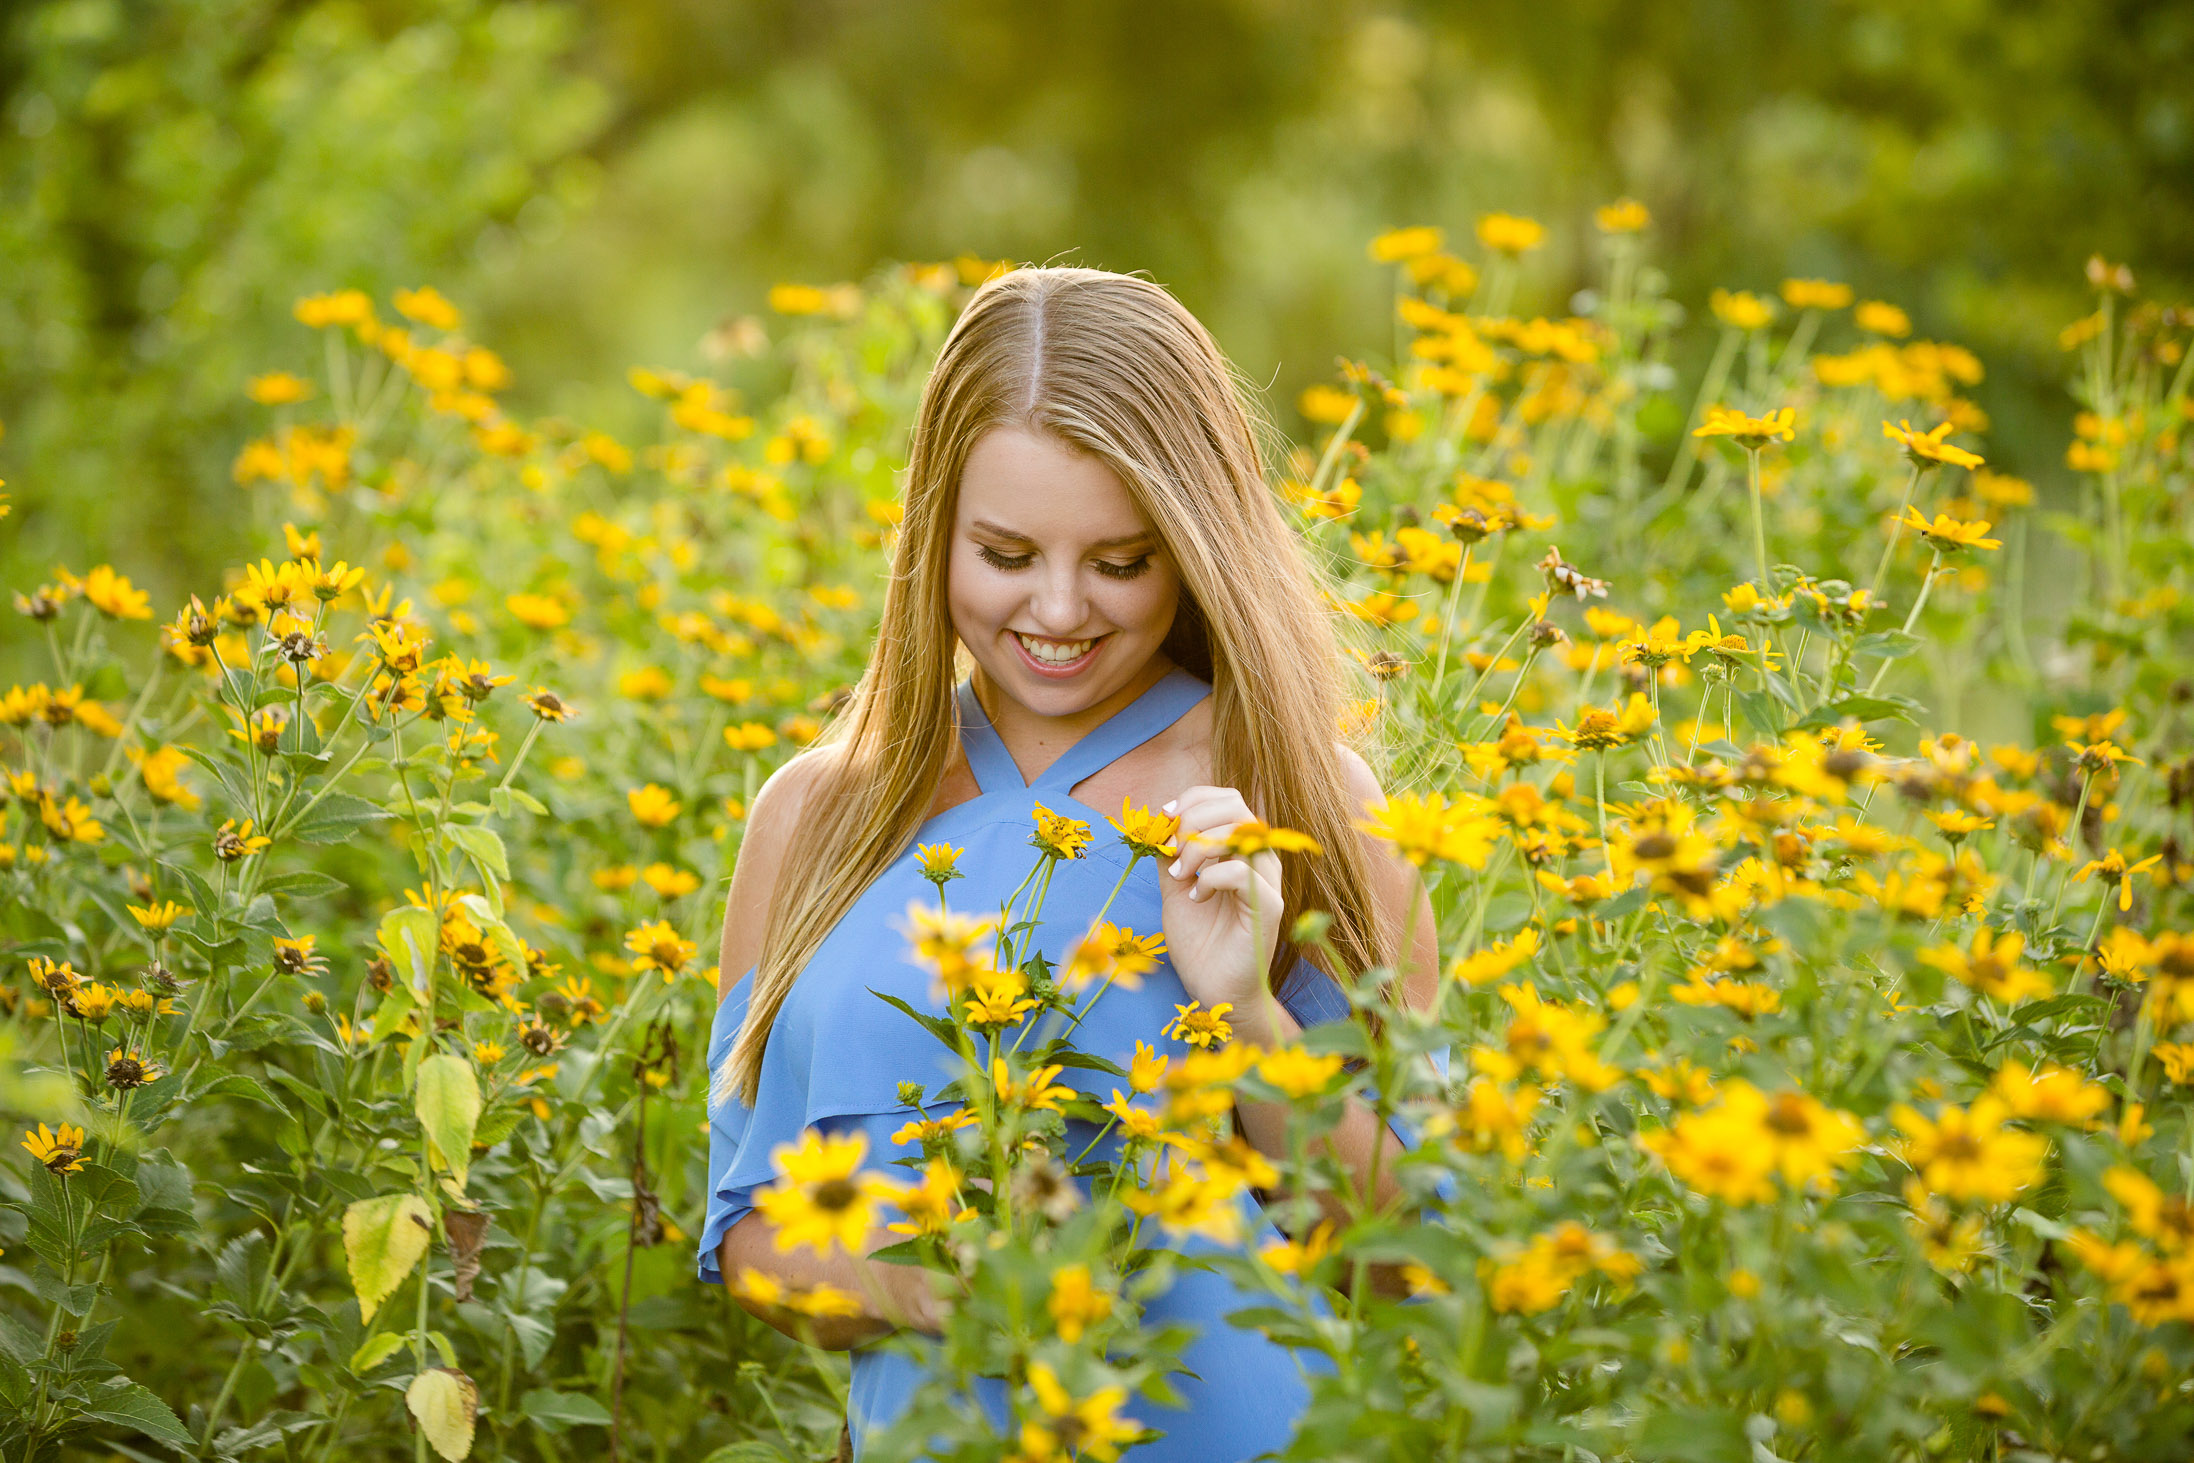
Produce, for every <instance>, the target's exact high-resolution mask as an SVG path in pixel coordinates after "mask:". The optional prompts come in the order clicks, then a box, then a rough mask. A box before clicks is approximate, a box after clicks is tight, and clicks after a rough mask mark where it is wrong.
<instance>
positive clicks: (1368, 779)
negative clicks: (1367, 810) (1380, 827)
mask: <svg viewBox="0 0 2194 1463" xmlns="http://www.w3.org/2000/svg"><path fill="white" fill-rule="evenodd" d="M1333 745H1334V746H1335V747H1336V748H1337V749H1338V750H1339V751H1340V754H1341V774H1342V776H1343V777H1345V778H1346V779H1347V780H1348V793H1349V797H1350V798H1351V799H1352V800H1354V801H1356V802H1363V803H1382V802H1385V801H1386V789H1385V788H1383V787H1381V786H1379V778H1378V774H1376V773H1374V772H1373V771H1372V770H1371V764H1370V763H1369V762H1366V761H1365V760H1364V756H1363V753H1361V752H1359V751H1357V750H1356V749H1355V748H1354V747H1352V746H1350V745H1349V744H1348V743H1346V742H1343V741H1336V742H1334V744H1333Z"/></svg>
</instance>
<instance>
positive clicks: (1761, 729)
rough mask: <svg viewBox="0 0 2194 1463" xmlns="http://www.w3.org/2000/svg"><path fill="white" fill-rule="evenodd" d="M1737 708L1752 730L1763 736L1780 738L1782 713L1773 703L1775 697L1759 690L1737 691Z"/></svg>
mask: <svg viewBox="0 0 2194 1463" xmlns="http://www.w3.org/2000/svg"><path fill="white" fill-rule="evenodd" d="M1737 709H1738V710H1739V711H1741V712H1743V713H1744V717H1745V720H1746V721H1747V722H1750V723H1751V724H1752V728H1753V730H1754V731H1757V732H1758V733H1760V735H1762V736H1764V737H1774V738H1777V739H1780V738H1781V737H1782V734H1783V713H1782V710H1781V708H1779V707H1778V706H1777V705H1776V704H1775V698H1774V697H1772V696H1769V695H1766V694H1765V693H1763V692H1760V691H1739V692H1738V693H1737Z"/></svg>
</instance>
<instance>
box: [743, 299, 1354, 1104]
mask: <svg viewBox="0 0 2194 1463" xmlns="http://www.w3.org/2000/svg"><path fill="white" fill-rule="evenodd" d="M1009 425H1010V426H1019V427H1024V428H1027V429H1030V430H1034V431H1042V432H1048V433H1050V434H1052V436H1053V437H1055V438H1057V439H1058V440H1060V441H1062V442H1065V443H1066V444H1068V445H1069V446H1070V447H1072V448H1074V449H1077V450H1079V451H1082V452H1086V453H1088V454H1090V455H1091V456H1093V457H1095V458H1097V459H1098V460H1099V461H1101V462H1103V463H1104V464H1105V465H1106V466H1107V467H1109V468H1111V469H1112V471H1113V472H1115V473H1116V474H1118V475H1119V477H1120V480H1121V481H1122V482H1123V483H1125V484H1126V485H1127V488H1128V491H1129V492H1130V493H1131V494H1133V496H1134V499H1135V501H1136V503H1137V505H1138V506H1139V507H1140V508H1141V509H1142V511H1143V512H1144V513H1145V514H1146V515H1147V516H1148V517H1149V519H1150V521H1151V523H1152V524H1153V525H1154V526H1155V527H1156V529H1157V532H1158V535H1159V537H1160V539H1161V540H1162V541H1163V543H1164V545H1165V549H1166V552H1167V553H1168V554H1169V555H1170V556H1171V558H1172V560H1173V563H1174V564H1175V565H1176V566H1177V568H1178V571H1179V574H1180V579H1181V599H1180V607H1179V610H1178V612H1177V614H1176V617H1175V623H1174V629H1173V631H1172V633H1171V634H1170V635H1169V637H1168V639H1167V641H1166V643H1165V647H1164V648H1165V650H1166V653H1167V654H1168V655H1169V656H1170V657H1171V658H1172V659H1173V661H1174V662H1175V663H1177V664H1179V665H1182V666H1184V667H1186V668H1187V669H1189V670H1190V671H1193V672H1194V673H1195V674H1196V675H1198V676H1200V677H1202V678H1203V679H1205V680H1207V681H1209V682H1210V683H1211V687H1212V753H1211V760H1212V778H1213V781H1214V783H1215V784H1216V785H1219V786H1228V787H1236V788H1240V789H1241V790H1242V793H1243V795H1244V798H1245V800H1246V801H1247V802H1248V803H1249V805H1250V807H1251V809H1252V810H1254V811H1255V812H1256V813H1257V814H1258V815H1259V816H1260V817H1262V818H1264V819H1265V821H1267V822H1269V823H1272V824H1276V825H1280V826H1284V827H1289V828H1296V829H1300V830H1302V831H1303V832H1305V833H1308V834H1310V835H1311V836H1312V837H1313V838H1316V839H1317V840H1318V842H1319V843H1320V844H1321V845H1322V846H1323V848H1324V850H1325V852H1324V854H1323V856H1322V857H1304V856H1300V855H1296V856H1290V857H1288V858H1286V859H1284V860H1283V861H1282V865H1283V870H1284V873H1283V876H1282V891H1283V895H1284V900H1283V910H1282V914H1281V919H1280V925H1279V928H1280V939H1279V942H1278V945H1277V947H1276V948H1275V950H1274V952H1273V957H1272V965H1271V968H1270V970H1269V971H1268V973H1267V975H1268V979H1270V980H1272V981H1273V982H1275V983H1277V982H1278V981H1279V980H1280V979H1281V978H1282V977H1284V976H1285V975H1286V974H1287V972H1288V971H1290V970H1292V969H1293V968H1294V965H1295V962H1296V961H1297V959H1299V958H1300V953H1301V952H1300V951H1299V949H1298V948H1297V947H1296V946H1295V945H1293V944H1292V943H1291V942H1290V941H1289V939H1288V938H1287V936H1288V932H1289V931H1290V930H1291V929H1292V928H1293V924H1294V921H1295V918H1296V916H1297V915H1299V914H1301V913H1302V912H1303V911H1305V910H1309V909H1322V910H1326V911H1329V912H1330V913H1331V914H1332V916H1333V918H1332V924H1331V926H1330V927H1329V929H1328V932H1327V939H1328V940H1329V941H1330V942H1331V944H1332V946H1333V949H1334V952H1335V955H1336V956H1337V957H1338V963H1340V964H1341V965H1343V966H1345V967H1346V968H1345V969H1343V970H1340V971H1335V972H1332V973H1333V974H1334V975H1336V976H1337V977H1339V978H1341V979H1343V980H1345V981H1350V982H1353V981H1354V980H1356V979H1357V978H1358V977H1359V976H1360V975H1361V974H1362V973H1363V972H1364V971H1366V970H1368V969H1370V968H1371V967H1372V966H1375V965H1391V964H1392V963H1393V953H1392V951H1391V950H1390V949H1389V948H1387V947H1388V945H1389V944H1391V941H1388V940H1386V939H1384V938H1383V937H1382V933H1381V929H1380V922H1379V919H1378V917H1377V906H1376V904H1375V901H1374V896H1373V893H1372V888H1371V882H1370V877H1369V876H1370V865H1369V861H1368V859H1367V856H1366V852H1365V850H1364V847H1363V844H1362V834H1361V833H1360V832H1359V831H1358V830H1357V829H1356V827H1355V824H1354V819H1355V818H1357V817H1359V816H1361V812H1362V810H1361V809H1360V808H1359V807H1357V806H1355V802H1354V799H1352V798H1351V797H1350V795H1349V792H1348V789H1347V786H1346V782H1345V769H1344V765H1343V760H1342V754H1341V752H1340V750H1339V748H1338V747H1337V746H1336V737H1337V735H1338V732H1337V728H1338V726H1339V724H1340V719H1341V713H1342V711H1343V708H1344V706H1345V704H1346V702H1347V700H1348V699H1349V692H1350V689H1351V687H1350V683H1349V662H1348V656H1347V654H1346V645H1347V643H1348V640H1349V638H1350V633H1351V632H1349V631H1348V630H1347V629H1346V628H1345V627H1344V624H1343V622H1342V620H1341V617H1340V616H1339V614H1338V613H1337V612H1336V611H1335V610H1334V608H1333V605H1332V601H1331V600H1330V599H1329V598H1328V597H1327V596H1326V595H1324V594H1322V593H1321V589H1322V587H1323V579H1324V571H1323V570H1322V569H1320V568H1319V567H1318V566H1316V565H1315V564H1314V563H1313V562H1312V560H1311V559H1310V557H1309V556H1308V555H1307V554H1306V552H1305V547H1304V544H1303V542H1302V541H1301V540H1300V538H1299V537H1298V536H1297V535H1296V533H1295V532H1294V531H1293V530H1292V529H1291V528H1290V527H1289V525H1288V523H1287V522H1286V520H1285V519H1283V517H1282V516H1281V513H1280V508H1279V504H1278V502H1277V501H1276V499H1275V495H1274V493H1273V491H1272V489H1271V488H1270V487H1269V486H1268V484H1267V483H1266V481H1265V477H1264V473H1263V469H1262V464H1261V462H1260V459H1259V455H1258V433H1259V430H1260V427H1262V426H1263V424H1262V422H1261V419H1259V418H1258V417H1257V416H1256V415H1255V409H1254V408H1253V407H1252V406H1251V404H1250V396H1249V393H1248V391H1247V390H1246V388H1245V386H1244V385H1243V383H1242V382H1241V381H1240V380H1239V378H1238V377H1237V376H1236V375H1235V373H1234V371H1233V370H1232V368H1231V367H1230V366H1229V365H1228V364H1227V361H1226V359H1225V357H1224V356H1223V355H1221V354H1220V351H1219V348H1218V346H1217V344H1216V343H1215V342H1214V341H1213V340H1212V338H1211V336H1210V333H1209V332H1207V331H1206V330H1205V329H1204V327H1203V326H1202V325H1201V324H1200V323H1198V321H1197V320H1196V318H1195V317H1194V316H1193V315H1191V314H1189V312H1188V311H1187V310H1186V309H1185V308H1183V307H1182V305H1181V304H1180V302H1179V301H1177V300H1175V299H1174V298H1173V296H1172V295H1170V294H1169V293H1167V292H1166V291H1165V290H1164V289H1163V288H1161V287H1160V286H1159V285H1157V284H1155V283H1153V282H1151V281H1149V280H1146V279H1141V278H1137V277H1135V276H1132V275H1123V274H1113V273H1109V272H1106V271H1103V270H1095V269H1074V268H1041V269H1017V270H1013V271H1010V272H1008V273H1005V274H1002V275H1000V276H998V277H996V278H994V279H992V280H990V281H989V282H988V283H986V284H985V285H984V286H983V287H982V288H981V289H979V290H977V291H976V293H975V295H974V297H973V298H972V299H971V300H970V301H969V302H968V305H967V308H966V309H965V310H964V311H963V312H962V313H961V315H960V318H959V320H958V321H957V322H956V323H955V324H954V325H953V328H952V332H951V334H950V335H949V336H948V337H947V338H946V340H945V344H944V348H943V350H942V351H941V352H940V353H939V355H938V358H937V365H936V368H935V369H934V370H933V371H932V372H931V374H930V377H929V380H928V382H927V384H926V385H925V386H924V388H923V391H922V401H921V406H920V408H919V410H918V412H917V414H916V416H915V421H914V429H913V436H912V439H911V441H910V443H909V450H908V463H907V478H906V511H905V514H904V516H903V518H902V520H901V524H900V528H899V532H898V541H897V545H896V547H895V548H894V550H893V552H892V566H891V579H890V583H889V586H888V588H887V589H886V591H885V595H884V609H883V620H882V623H881V624H880V625H879V626H878V628H877V632H876V648H875V653H874V654H873V655H872V656H871V657H870V659H869V662H868V665H867V667H866V669H865V670H864V671H863V673H862V676H861V679H860V682H859V684H857V685H856V686H855V687H854V689H853V692H852V696H851V698H850V699H849V700H848V701H846V702H845V703H844V705H843V706H842V707H841V708H840V710H839V713H838V715H837V717H836V719H835V720H834V721H833V722H832V723H831V725H830V727H829V728H828V729H827V730H826V731H825V732H824V733H823V735H822V736H821V737H820V738H818V739H817V741H816V743H815V744H814V745H815V747H817V748H822V747H834V748H838V749H839V751H838V752H837V753H836V754H834V755H832V756H830V757H828V758H827V759H826V760H825V761H824V762H823V763H822V765H820V766H819V767H818V768H817V769H816V770H815V774H814V780H813V782H812V784H811V785H810V788H809V794H808V798H807V802H806V809H807V811H806V813H805V815H804V816H803V817H802V818H801V819H800V820H799V826H798V828H797V830H796V831H795V832H794V834H793V835H792V838H791V840H790V842H789V845H788V847H787V849H786V853H785V859H784V863H783V866H782V869H781V871H780V873H779V876H778V883H777V887H776V890H775V892H774V895H773V897H772V900H771V904H770V910H769V914H768V918H767V923H766V925H765V927H764V930H763V936H762V952H761V957H760V960H759V961H758V963H757V967H756V970H755V977H754V987H753V992H752V994H751V996H750V998H749V1000H748V1004H747V1012H746V1019H745V1022H744V1024H743V1025H742V1026H741V1027H740V1030H739V1037H738V1041H737V1043H736V1044H735V1045H734V1046H733V1047H732V1050H731V1055H730V1058H729V1059H728V1060H727V1061H726V1062H725V1063H724V1068H723V1071H722V1073H721V1074H720V1077H719V1081H720V1084H721V1086H720V1088H719V1092H718V1097H719V1098H721V1097H722V1096H724V1095H726V1094H728V1092H729V1090H730V1089H731V1088H732V1087H734V1086H736V1087H737V1089H738V1091H739V1092H740V1094H741V1096H742V1098H743V1100H744V1101H746V1102H747V1103H749V1104H751V1103H752V1102H753V1101H754V1099H755V1092H756V1088H757V1084H758V1083H759V1081H760V1079H761V1070H762V1053H763V1049H764V1046H765V1044H766V1043H767V1041H768V1040H769V1033H770V1028H771V1026H772V1024H773V1023H774V1022H775V1020H776V1017H777V1012H778V1010H779V1008H780V1007H782V1006H783V1004H784V1000H785V995H786V993H787V992H788V991H789V990H791V988H792V983H793V981H794V980H795V979H797V978H798V976H799V973H800V971H801V970H802V969H803V968H804V967H805V966H806V964H807V962H808V960H809V959H810V958H811V957H812V956H813V955H814V953H815V950H816V947H817V946H819V945H820V944H821V943H822V942H823V938H824V937H825V936H826V935H828V934H829V933H830V931H831V929H832V928H833V927H834V926H835V925H836V924H837V923H838V921H839V920H840V919H841V918H843V917H844V915H845V913H846V911H847V910H848V909H850V908H851V907H852V906H853V903H854V901H855V900H857V899H859V898H860V896H861V894H862V892H863V891H864V890H866V889H867V888H868V887H869V886H870V885H871V884H872V883H874V882H875V880H876V878H877V877H878V876H879V875H880V874H881V873H883V871H884V870H885V869H886V868H888V867H889V866H890V865H891V864H892V863H893V861H894V860H896V859H898V858H899V857H900V856H901V854H903V853H904V852H905V851H906V849H907V847H908V845H909V843H910V842H911V840H912V839H913V837H914V834H915V832H916V830H917V829H919V828H920V827H921V826H922V824H923V822H924V821H926V819H927V817H928V809H929V807H930V806H931V804H932V802H933V800H934V798H935V796H936V790H937V787H938V784H939V782H940V781H941V780H942V778H943V776H944V774H945V770H946V768H947V766H948V765H949V764H950V761H951V756H952V750H953V746H954V742H955V740H956V738H957V736H958V727H957V723H956V717H955V707H954V704H953V690H954V687H955V685H956V684H957V682H958V680H959V678H960V676H961V675H962V674H963V673H964V671H965V668H966V667H964V666H963V665H961V664H960V663H959V662H960V660H961V659H963V658H965V659H966V661H967V665H968V666H972V664H973V661H972V657H966V656H965V652H964V650H962V651H961V652H960V655H958V656H956V655H955V647H956V646H957V644H958V641H957V637H956V636H955V633H954V630H953V626H952V618H951V614H950V611H949V609H948V605H947V600H946V593H945V590H946V583H945V577H946V570H947V565H948V563H949V555H950V552H951V547H952V530H953V523H954V518H955V513H956V511H957V507H958V497H959V483H960V473H961V469H962V468H963V466H964V465H965V464H966V462H967V457H968V452H969V450H970V449H971V448H972V447H973V446H974V444H975V443H976V441H977V440H978V439H980V438H981V437H982V436H983V434H984V433H986V432H988V431H990V430H991V429H993V428H996V427H1001V426H1009ZM1264 430H1266V431H1267V432H1268V433H1269V427H1265V428H1264ZM802 755H803V756H805V755H808V754H807V753H803V754H802Z"/></svg>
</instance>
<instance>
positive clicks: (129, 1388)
mask: <svg viewBox="0 0 2194 1463" xmlns="http://www.w3.org/2000/svg"><path fill="white" fill-rule="evenodd" d="M83 1413H84V1415H85V1416H86V1417H94V1418H97V1419H98V1420H99V1421H101V1422H111V1423H114V1424H116V1425H117V1426H120V1427H128V1428H135V1429H136V1430H137V1431H139V1432H141V1433H143V1434H144V1435H145V1436H146V1437H148V1438H151V1439H152V1440H153V1441H154V1442H157V1443H165V1444H167V1445H168V1446H169V1447H171V1448H182V1449H195V1448H196V1447H197V1446H198V1440H197V1439H196V1438H194V1437H192V1436H191V1435H190V1434H189V1433H188V1432H187V1431H185V1430H184V1427H183V1424H182V1421H181V1419H179V1418H178V1417H176V1415H175V1412H174V1410H173V1409H171V1408H170V1407H169V1406H168V1404H167V1403H165V1402H162V1401H161V1400H160V1399H159V1398H158V1397H155V1396H154V1395H153V1394H152V1393H151V1392H149V1391H147V1390H146V1389H145V1388H143V1387H141V1386H139V1385H138V1384H137V1383H135V1382H133V1381H131V1380H130V1379H129V1378H127V1377H110V1378H108V1379H107V1382H106V1385H105V1386H102V1387H99V1388H97V1389H95V1390H94V1391H93V1392H92V1394H91V1396H89V1397H87V1398H86V1399H85V1400H84V1403H83Z"/></svg>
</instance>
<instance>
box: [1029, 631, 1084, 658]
mask: <svg viewBox="0 0 2194 1463" xmlns="http://www.w3.org/2000/svg"><path fill="white" fill-rule="evenodd" d="M1013 633H1014V636H1015V637H1016V638H1017V639H1019V640H1020V642H1021V644H1022V645H1023V646H1024V647H1025V648H1026V649H1027V651H1028V653H1029V654H1030V655H1032V656H1034V657H1035V658H1036V659H1038V660H1040V661H1043V662H1044V663H1045V664H1047V665H1067V664H1069V663H1071V662H1073V661H1077V660H1080V659H1081V658H1082V657H1083V656H1084V655H1086V654H1088V653H1089V648H1090V647H1091V646H1092V645H1095V644H1096V643H1097V642H1096V641H1094V640H1076V641H1074V642H1072V643H1071V644H1067V645H1056V644H1053V643H1052V642H1050V641H1038V640H1031V639H1029V638H1028V637H1027V636H1026V635H1023V634H1021V632H1020V631H1018V630H1016V631H1014V632H1013Z"/></svg>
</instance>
